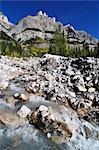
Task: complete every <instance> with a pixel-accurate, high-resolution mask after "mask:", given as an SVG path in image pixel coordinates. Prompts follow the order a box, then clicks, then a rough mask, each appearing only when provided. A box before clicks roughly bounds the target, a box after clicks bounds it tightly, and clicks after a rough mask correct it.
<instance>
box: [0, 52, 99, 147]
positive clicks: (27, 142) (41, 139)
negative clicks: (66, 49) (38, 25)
mask: <svg viewBox="0 0 99 150" xmlns="http://www.w3.org/2000/svg"><path fill="white" fill-rule="evenodd" d="M27 137H28V138H27ZM33 147H34V149H40V150H43V149H46V150H47V149H48V148H49V149H56V150H58V149H61V150H66V149H68V150H69V149H70V150H72V149H73V150H88V149H89V150H91V149H92V148H93V149H94V150H98V149H99V59H98V58H85V59H84V58H65V57H60V56H54V55H48V54H46V55H44V56H43V57H42V58H39V57H36V58H35V57H34V58H30V59H26V60H25V59H18V58H7V57H6V56H1V57H0V149H2V150H5V149H6V150H8V149H13V150H19V149H20V150H22V149H23V148H24V149H26V150H27V149H30V150H34V149H33Z"/></svg>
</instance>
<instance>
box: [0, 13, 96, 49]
mask: <svg viewBox="0 0 99 150" xmlns="http://www.w3.org/2000/svg"><path fill="white" fill-rule="evenodd" d="M0 16H1V17H0V18H1V19H0V26H1V29H0V31H3V32H4V33H6V34H7V35H8V36H10V37H11V36H12V37H13V38H14V39H15V40H17V41H21V42H23V41H27V40H30V39H33V38H35V37H39V38H41V39H47V40H49V39H51V38H52V37H53V33H54V32H55V31H56V30H61V31H64V33H65V34H66V35H67V39H68V43H69V47H70V48H72V47H77V48H80V49H83V46H85V45H86V44H87V45H89V48H90V49H94V48H95V47H96V46H97V43H98V40H97V39H96V38H94V37H92V36H91V35H90V34H88V33H87V32H85V31H78V30H75V29H74V27H73V26H71V25H65V26H64V25H63V24H62V23H60V22H57V21H56V19H55V17H53V18H51V17H49V16H48V15H47V14H46V13H45V12H44V13H43V12H42V11H39V12H38V13H37V15H35V16H30V15H28V16H26V17H24V18H22V19H21V20H20V21H19V22H18V23H17V24H16V25H12V24H11V23H9V21H8V19H7V17H6V16H4V15H0Z"/></svg>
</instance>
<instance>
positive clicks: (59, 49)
mask: <svg viewBox="0 0 99 150" xmlns="http://www.w3.org/2000/svg"><path fill="white" fill-rule="evenodd" d="M49 53H50V54H55V55H61V56H67V57H99V43H98V46H97V47H96V48H95V50H92V49H89V45H88V44H85V45H83V48H82V49H81V48H80V47H79V45H77V43H75V44H74V47H72V48H70V47H69V44H68V42H67V39H66V36H65V35H64V32H63V33H61V32H60V31H56V32H55V34H54V37H53V39H52V40H51V41H50V47H49Z"/></svg>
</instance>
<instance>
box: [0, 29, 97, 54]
mask: <svg viewBox="0 0 99 150" xmlns="http://www.w3.org/2000/svg"><path fill="white" fill-rule="evenodd" d="M48 43H49V48H48V46H46V44H48ZM42 45H43V46H42ZM45 53H50V54H55V55H61V56H68V57H87V56H90V57H91V56H92V57H99V43H98V45H97V47H96V48H95V50H92V49H89V46H88V44H85V45H83V47H82V49H81V48H80V47H79V45H77V43H74V46H73V47H70V45H69V44H68V42H67V38H66V36H65V34H64V32H60V31H56V32H55V33H54V36H53V39H51V40H50V41H47V40H45V39H41V38H39V37H36V38H35V39H34V38H32V39H30V40H28V41H25V42H21V40H20V39H19V40H18V41H15V40H14V39H13V38H11V37H9V36H8V35H7V34H6V33H4V32H0V55H7V56H12V57H30V56H31V57H33V56H40V57H41V56H42V55H44V54H45Z"/></svg>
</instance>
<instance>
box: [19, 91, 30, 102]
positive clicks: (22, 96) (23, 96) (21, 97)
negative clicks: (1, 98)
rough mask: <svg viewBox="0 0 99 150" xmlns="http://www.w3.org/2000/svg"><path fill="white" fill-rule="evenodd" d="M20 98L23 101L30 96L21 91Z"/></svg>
mask: <svg viewBox="0 0 99 150" xmlns="http://www.w3.org/2000/svg"><path fill="white" fill-rule="evenodd" d="M20 99H22V100H23V101H27V100H28V99H29V98H28V96H27V95H26V94H24V93H21V94H20Z"/></svg>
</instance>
